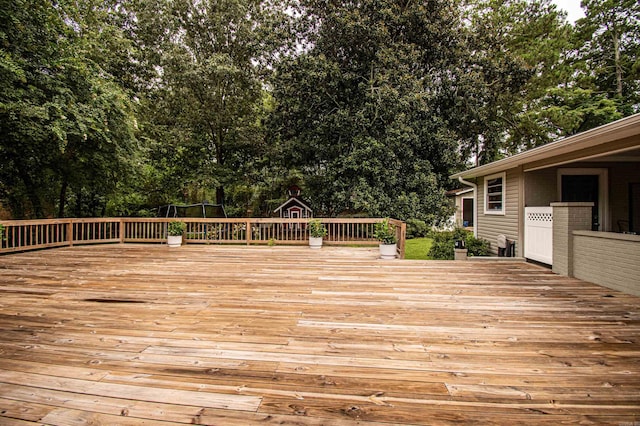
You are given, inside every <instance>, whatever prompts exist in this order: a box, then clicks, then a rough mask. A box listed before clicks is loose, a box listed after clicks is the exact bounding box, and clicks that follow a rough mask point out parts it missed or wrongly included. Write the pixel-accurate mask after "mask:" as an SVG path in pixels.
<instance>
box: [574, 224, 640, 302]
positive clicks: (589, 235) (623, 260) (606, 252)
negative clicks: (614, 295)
mask: <svg viewBox="0 0 640 426" xmlns="http://www.w3.org/2000/svg"><path fill="white" fill-rule="evenodd" d="M573 250H574V252H573V262H574V263H573V275H574V276H575V277H576V278H579V279H581V280H585V281H590V282H592V283H595V284H598V285H601V286H604V287H608V288H611V289H614V290H618V291H622V292H624V293H629V294H633V295H636V296H640V280H639V279H638V277H640V236H638V235H624V234H612V233H607V232H591V231H575V232H574V233H573ZM594 259H597V261H596V262H594Z"/></svg>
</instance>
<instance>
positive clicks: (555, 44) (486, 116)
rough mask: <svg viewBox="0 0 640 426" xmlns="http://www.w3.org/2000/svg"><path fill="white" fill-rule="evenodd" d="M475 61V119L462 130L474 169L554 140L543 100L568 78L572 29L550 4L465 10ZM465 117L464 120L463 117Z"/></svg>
mask: <svg viewBox="0 0 640 426" xmlns="http://www.w3.org/2000/svg"><path fill="white" fill-rule="evenodd" d="M467 8H468V10H469V15H470V16H469V20H470V24H469V26H468V27H467V28H468V30H469V35H468V40H469V44H470V48H469V50H470V52H471V56H470V58H469V65H468V67H469V69H470V70H472V72H470V73H469V74H471V75H477V76H478V78H476V81H475V82H471V84H472V85H473V87H471V88H470V89H469V90H471V91H475V92H476V93H477V95H476V96H475V97H471V98H470V99H471V100H475V101H476V103H475V104H474V106H473V110H474V111H475V114H476V116H477V117H472V118H473V120H472V121H471V122H469V121H468V119H467V121H466V122H465V121H463V122H462V123H461V124H460V125H459V126H458V127H459V128H460V129H462V130H463V131H466V133H467V135H468V136H466V137H464V135H463V137H464V140H465V141H466V144H467V146H468V147H469V148H468V151H470V153H472V154H474V156H475V158H476V164H484V163H487V162H490V161H494V160H497V159H499V158H500V156H502V155H505V154H508V153H514V152H519V151H520V150H523V149H528V148H531V147H534V146H538V145H542V144H545V143H547V142H549V141H550V140H552V139H553V136H552V135H553V134H554V133H553V132H551V131H550V130H549V126H548V125H547V123H546V121H545V119H544V117H543V115H544V109H545V107H546V106H545V105H544V104H543V103H542V102H541V99H543V98H545V96H546V95H547V92H548V91H549V90H550V89H555V88H556V87H558V85H559V84H560V83H561V82H562V81H563V79H564V78H565V75H564V73H565V71H566V67H565V66H563V56H562V54H563V52H565V51H566V50H567V49H568V48H569V41H570V34H571V27H570V26H569V24H567V23H566V21H565V18H564V15H563V13H561V12H560V11H558V10H557V8H556V6H555V5H553V4H552V3H551V1H550V0H534V1H525V0H483V1H472V2H470V4H468V5H467ZM461 118H465V116H461Z"/></svg>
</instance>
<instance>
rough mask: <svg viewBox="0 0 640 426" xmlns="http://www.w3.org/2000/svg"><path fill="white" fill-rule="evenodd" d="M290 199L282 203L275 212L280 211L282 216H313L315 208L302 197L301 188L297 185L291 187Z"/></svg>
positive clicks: (289, 191)
mask: <svg viewBox="0 0 640 426" xmlns="http://www.w3.org/2000/svg"><path fill="white" fill-rule="evenodd" d="M287 192H288V193H289V199H288V200H287V201H285V202H284V203H283V204H282V205H280V206H279V207H278V208H277V209H275V210H274V211H273V212H274V213H278V214H279V216H280V217H281V218H286V219H301V218H311V217H313V210H311V207H309V206H308V205H307V203H305V202H304V201H303V200H302V199H301V198H300V193H301V189H300V187H298V186H297V185H293V186H291V187H289V189H288V191H287Z"/></svg>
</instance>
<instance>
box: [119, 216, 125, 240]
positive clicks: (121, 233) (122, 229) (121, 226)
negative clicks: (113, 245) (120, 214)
mask: <svg viewBox="0 0 640 426" xmlns="http://www.w3.org/2000/svg"><path fill="white" fill-rule="evenodd" d="M124 226H125V225H124V219H122V218H121V219H120V225H119V229H118V231H119V233H118V237H119V238H120V244H124Z"/></svg>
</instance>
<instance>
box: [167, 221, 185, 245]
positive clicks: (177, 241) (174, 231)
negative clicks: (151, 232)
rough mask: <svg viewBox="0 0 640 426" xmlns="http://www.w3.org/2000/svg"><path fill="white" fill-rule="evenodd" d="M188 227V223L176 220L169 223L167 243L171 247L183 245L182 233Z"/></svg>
mask: <svg viewBox="0 0 640 426" xmlns="http://www.w3.org/2000/svg"><path fill="white" fill-rule="evenodd" d="M186 229H187V224H186V223H184V222H180V221H178V220H174V221H172V222H169V225H167V244H168V245H169V247H180V246H181V245H182V234H184V231H185V230H186Z"/></svg>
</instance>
